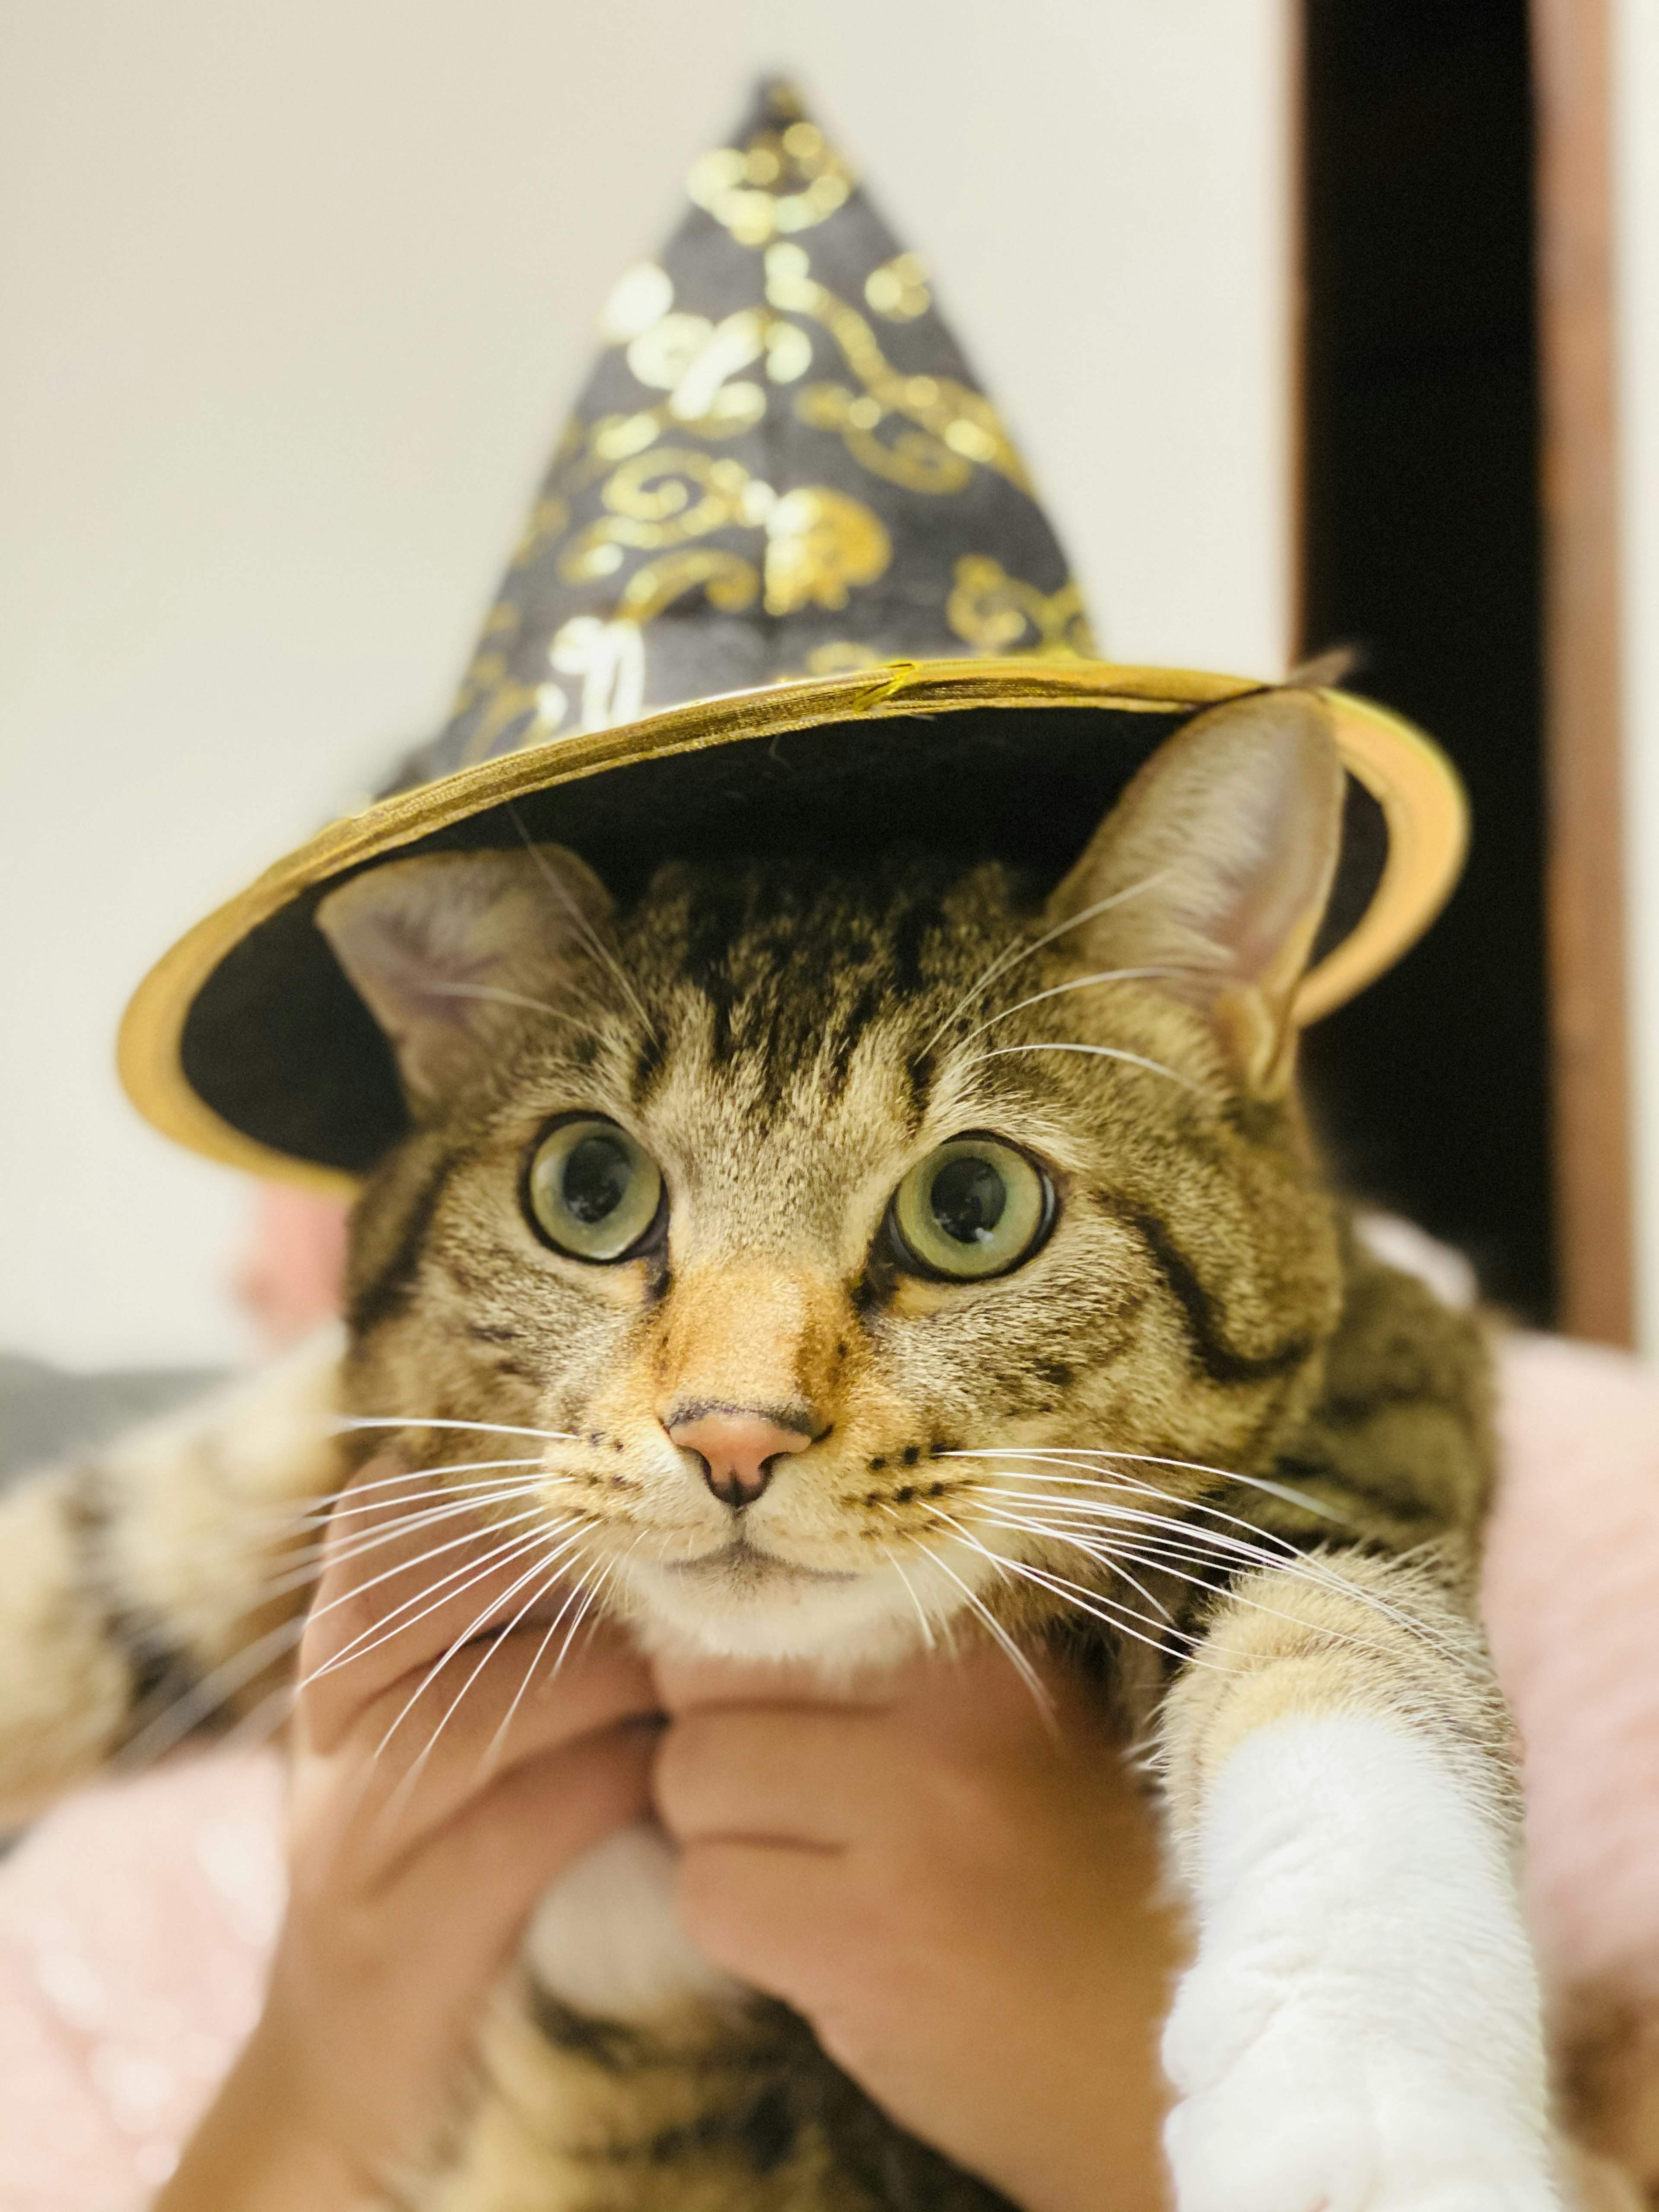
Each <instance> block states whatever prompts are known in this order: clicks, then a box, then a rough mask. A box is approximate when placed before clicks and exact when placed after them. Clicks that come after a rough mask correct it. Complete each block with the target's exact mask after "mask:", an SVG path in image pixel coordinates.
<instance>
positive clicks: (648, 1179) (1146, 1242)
mask: <svg viewBox="0 0 1659 2212" xmlns="http://www.w3.org/2000/svg"><path fill="white" fill-rule="evenodd" d="M1341 789H1342V778H1341V771H1340V767H1339V765H1338V763H1337V758H1336V755H1335V751H1334V746H1333V744H1332V741H1331V738H1330V735H1329V732H1328V726H1327V720H1326V717H1325V714H1324V712H1323V709H1322V708H1321V706H1320V704H1319V702H1317V700H1316V699H1315V698H1314V697H1312V696H1310V695H1307V694H1304V693H1297V692H1279V693H1270V694H1265V695H1261V696H1257V697H1255V698H1252V699H1249V700H1246V701H1243V702H1238V703H1236V704H1233V705H1230V706H1227V707H1225V708H1218V709H1215V710H1213V711H1212V712H1211V713H1209V714H1206V715H1204V716H1201V717H1200V718H1199V720H1197V721H1195V722H1194V723H1192V724H1190V725H1189V726H1188V728H1187V729H1186V730H1185V731H1184V732H1182V734H1180V735H1179V736H1178V737H1176V738H1175V739H1173V740H1172V741H1171V742H1170V744H1166V745H1165V746H1164V748H1163V750H1161V751H1160V752H1159V753H1158V756H1157V757H1155V758H1154V760H1153V761H1152V763H1150V764H1149V765H1148V767H1147V768H1146V769H1144V770H1143V771H1142V772H1141V774H1140V775H1139V777H1138V778H1137V779H1136V781H1135V782H1134V783H1133V785H1132V786H1131V787H1130V788H1129V790H1128V792H1127V793H1126V795H1125V797H1124V798H1123V799H1122V800H1121V802H1120V804H1119V805H1118V806H1117V807H1116V808H1115V810H1114V811H1113V812H1112V813H1111V814H1110V816H1109V817H1108V818H1107V820H1106V821H1105V822H1104V823H1102V824H1100V825H1098V827H1097V828H1095V829H1094V830H1093V834H1092V836H1091V835H1090V830H1091V825H1089V824H1087V823H1079V848H1081V858H1080V859H1079V861H1078V862H1077V864H1076V866H1074V868H1073V870H1072V872H1071V873H1070V874H1069V875H1068V876H1067V877H1066V879H1065V880H1064V881H1063V882H1062V883H1061V884H1060V885H1059V887H1058V889H1056V890H1054V891H1053V892H1052V894H1051V895H1049V896H1046V897H1044V898H1036V897H1034V896H1031V895H1030V893H1029V891H1028V890H1027V889H1026V888H1025V887H1024V886H1022V885H1021V884H1018V883H1017V882H1016V881H1014V880H1013V879H1012V878H1011V877H1010V876H1009V875H1008V873H1007V872H1006V871H1005V870H1003V869H1002V868H1000V867H999V866H975V867H973V868H970V869H969V870H967V871H966V872H963V871H962V870H960V869H955V870H953V869H951V867H950V866H948V864H947V863H945V862H943V861H930V860H921V859H915V858H912V859H911V860H908V861H902V860H898V859H896V858H894V857H891V856H890V857H888V858H887V859H885V860H882V861H881V862H880V863H879V864H878V865H875V866H872V870H871V872H870V873H869V874H868V875H867V876H866V877H865V878H860V879H858V880H848V879H846V878H831V877H829V876H828V875H826V874H824V873H823V872H822V871H821V870H816V869H814V868H813V867H812V866H811V865H809V864H807V863H805V862H803V861H799V860H791V861H778V862H776V863H768V862H766V861H765V860H746V861H744V863H743V864H741V865H735V866H730V867H728V866H723V865H722V862H721V858H720V854H718V853H709V854H707V855H706V856H705V857H704V858H702V859H701V860H699V861H698V862H697V863H696V864H695V865H694V864H692V863H690V862H677V863H675V864H672V865H670V866H665V867H663V868H662V869H661V870H660V871H659V872H658V874H657V875H656V877H655V878H654V879H653V882H652V884H651V885H650V887H649V889H648V890H647V893H646V894H645V896H643V897H642V898H641V899H640V900H638V901H637V902H635V903H634V904H633V905H632V907H631V908H629V909H628V910H626V911H623V910H620V909H619V908H617V906H616V905H615V904H614V902H612V900H611V896H610V895H609V894H608V892H607V891H606V890H605V887H604V886H603V885H602V884H600V883H599V881H598V879H597V878H595V877H594V876H593V874H592V872H590V871H589V869H588V868H587V867H586V866H585V865H584V864H583V863H582V862H581V861H580V860H577V859H576V858H575V857H574V855H573V854H569V853H568V852H565V851H563V850H562V849H560V848H554V847H546V846H544V847H538V848H534V849H526V850H524V851H520V852H516V853H501V852H491V853H479V854H441V855H435V856H428V857H422V858H417V859H413V860H405V861H401V862H392V863H390V864H388V865H386V866H380V867H379V868H376V869H374V871H372V872H368V873H366V874H364V875H362V876H361V877H359V878H356V879H355V880H353V881H352V882H350V883H349V884H347V885H346V886H344V887H343V889H341V890H337V891H336V892H334V893H333V894H332V895H331V896H330V897H329V898H328V899H327V900H326V901H325V902H324V905H323V907H322V908H321V909H320V911H319V922H320V925H321V927H323V929H324V930H325V933H326V934H327V936H328V938H329V939H330V941H331V944H332V945H333V946H334V948H335V951H336V952H337V956H338V957H339V959H340V961H341V963H342V964H343V967H344V968H345V969H346V972H347V973H348V975H349V976H350V977H351V979H352V981H354V983H355V984H356V987H357V989H358V990H359V992H360V993H361V994H362V997H363V999H364V1000H366V1002H367V1003H368V1006H369V1007H370V1009H371V1010H372V1012H374V1015H375V1017H376V1018H377V1020H378V1021H379V1022H380V1025H381V1027H382V1028H383V1030H385V1032H386V1036H388V1038H389V1039H390V1041H391V1042H392V1048H393V1049H394V1051H395V1053H396V1054H397V1058H398V1066H399V1068H400V1071H401V1074H402V1078H403V1081H404V1087H405V1090H406V1091H407V1094H408V1097H409V1100H410V1106H411V1109H412V1110H413V1113H414V1116H415V1120H416V1130H415V1133H414V1134H412V1135H411V1136H410V1138H409V1139H407V1140H406V1141H405V1142H404V1144H403V1145H402V1146H400V1147H399V1148H398V1151H397V1152H395V1153H394V1154H393V1156H392V1158H390V1160H389V1161H388V1162H387V1163H386V1164H385V1165H384V1167H383V1168H382V1169H381V1170H380V1172H379V1173H378V1175H377V1176H376V1177H375V1178H374V1181H373V1182H372V1183H371V1184H370V1186H369V1188H368V1192H367V1194H366V1195H365V1197H364V1199H363V1201H362V1206H361V1207H360V1210H359V1215H358V1219H357V1223H356V1231H355V1256H354V1264H353V1277H352V1315H351V1319H352V1326H353V1334H354V1346H355V1352H354V1361H353V1368H352V1372H353V1377H354V1389H355V1395H356V1401H357V1404H358V1408H359V1410H360V1411H361V1412H362V1413H365V1414H375V1415H381V1416H392V1415H396V1416H407V1417H409V1418H410V1419H411V1420H418V1419H440V1418H442V1419H448V1420H452V1421H459V1422H468V1421H470V1422H477V1423H495V1424H500V1425H503V1426H504V1427H507V1428H509V1429H510V1428H516V1429H519V1430H522V1431H551V1432H554V1433H553V1435H552V1436H551V1437H549V1438H548V1439H547V1440H546V1441H545V1443H543V1442H542V1441H541V1440H540V1438H539V1437H535V1436H529V1437H518V1438H512V1437H501V1436H499V1435H495V1434H494V1433H484V1432H480V1433H478V1434H477V1435H474V1436H468V1435H466V1432H465V1431H447V1432H441V1433H443V1434H444V1435H445V1438H446V1441H447V1442H448V1443H452V1444H453V1443H454V1441H455V1437H456V1436H457V1435H458V1434H459V1435H461V1436H463V1437H465V1449H462V1450H453V1451H451V1452H449V1453H448V1454H447V1455H446V1457H447V1459H449V1460H453V1461H460V1460H462V1459H466V1458H470V1459H471V1460H473V1461H485V1462H489V1461H500V1460H503V1459H514V1458H516V1459H520V1460H525V1459H532V1458H533V1459H535V1460H536V1461H537V1462H538V1464H537V1465H535V1466H533V1467H532V1468H530V1469H529V1471H528V1474H513V1475H511V1476H509V1477H507V1478H506V1479H505V1480H506V1481H507V1483H509V1484H512V1485H514V1486H516V1485H520V1484H521V1483H522V1482H524V1481H525V1480H533V1481H534V1482H536V1483H537V1484H538V1486H539V1487H538V1490H536V1491H535V1492H532V1493H531V1494H530V1496H531V1502H530V1505H529V1507H528V1509H527V1508H526V1496H525V1494H524V1493H523V1492H520V1493H519V1494H517V1495H515V1497H514V1498H513V1501H512V1503H511V1504H508V1505H506V1506H504V1507H503V1509H502V1511H503V1517H505V1516H506V1514H507V1513H511V1514H513V1515H515V1516H522V1515H524V1514H525V1513H526V1510H529V1511H531V1512H532V1513H533V1514H536V1515H538V1516H543V1517H542V1518H541V1519H540V1520H539V1521H538V1522H534V1523H532V1530H531V1534H532V1535H536V1534H540V1535H543V1536H544V1537H546V1536H548V1535H549V1534H551V1533H553V1531H554V1524H557V1529H556V1534H557V1536H558V1541H559V1543H560V1544H563V1545H567V1546H568V1548H567V1549H566V1550H565V1551H564V1552H563V1553H562V1558H563V1560H564V1563H565V1565H566V1566H567V1568H568V1570H569V1571H572V1572H574V1573H577V1574H580V1576H581V1577H585V1578H586V1581H587V1583H589V1584H590V1586H591V1585H595V1584H597V1585H598V1586H599V1589H600V1590H601V1592H602V1597H603V1601H604V1602H605V1603H607V1604H614V1605H616V1606H617V1607H621V1608H623V1609H625V1610H627V1611H629V1612H630V1613H632V1614H633V1615H634V1616H635V1618H636V1619H637V1620H639V1621H640V1622H641V1625H642V1626H643V1627H644V1628H645V1630H646V1631H647V1633H648V1634H651V1635H653V1636H655V1637H656V1638H659V1639H662V1638H682V1639H689V1640H690V1641H692V1642H694V1643H697V1644H702V1645H703V1646H705V1647H707V1648H710V1649H714V1650H722V1651H726V1652H732V1653H757V1654H758V1653H769V1654H778V1655H781V1654H785V1653H793V1654H802V1655H805V1654H819V1655H829V1654H834V1653H838V1652H839V1653H844V1654H848V1655H854V1654H866V1653H867V1654H874V1653H877V1652H880V1651H884V1650H896V1649H897V1648H899V1647H900V1646H902V1644H903V1643H904V1641H905V1640H906V1639H907V1638H915V1637H918V1636H920V1635H922V1634H924V1633H927V1632H932V1630H933V1628H934V1626H936V1625H937V1624H939V1623H944V1622H946V1621H948V1620H951V1618H952V1617H954V1616H956V1615H957V1614H959V1613H964V1612H969V1613H971V1612H982V1611H983V1610H984V1609H987V1608H988V1609H989V1611H990V1612H991V1613H994V1614H995V1615H996V1616H997V1617H998V1618H999V1619H1000V1620H1009V1619H1012V1618H1016V1617H1018V1615H1020V1614H1021V1613H1022V1612H1029V1611H1030V1609H1032V1608H1033V1607H1035V1608H1037V1609H1039V1610H1040V1609H1041V1608H1042V1607H1047V1606H1053V1605H1054V1604H1056V1603H1058V1602H1061V1601H1064V1599H1065V1597H1066V1591H1065V1589H1064V1588H1063V1585H1066V1584H1068V1583H1070V1584H1077V1585H1080V1586H1083V1587H1085V1588H1086V1589H1091V1590H1095V1591H1104V1590H1106V1589H1109V1588H1111V1587H1115V1586H1114V1585H1113V1584H1112V1582H1111V1577H1110V1575H1109V1573H1108V1572H1107V1571H1106V1570H1105V1569H1104V1568H1103V1567H1102V1565H1100V1561H1099V1559H1098V1558H1097V1557H1096V1556H1095V1555H1096V1554H1098V1553H1102V1551H1103V1547H1104V1549H1105V1550H1107V1551H1110V1550H1113V1549H1114V1548H1115V1551H1116V1553H1117V1554H1118V1555H1119V1556H1120V1559H1133V1557H1134V1556H1136V1553H1135V1550H1134V1548H1133V1547H1135V1546H1136V1545H1144V1543H1146V1542H1149V1541H1152V1540H1151V1539H1150V1538H1148V1537H1147V1536H1146V1530H1147V1528H1150V1527H1151V1526H1152V1518H1156V1517H1157V1516H1164V1515H1165V1514H1167V1513H1168V1512H1169V1511H1170V1510H1171V1509H1172V1507H1173V1506H1175V1505H1176V1504H1179V1502H1180V1501H1182V1499H1187V1498H1191V1497H1192V1496H1193V1495H1194V1493H1195V1492H1198V1491H1200V1490H1201V1489H1203V1488H1204V1487H1205V1486H1206V1484H1207V1483H1209V1482H1210V1481H1211V1480H1212V1477H1210V1476H1209V1475H1207V1474H1206V1473H1205V1472H1204V1470H1214V1469H1218V1468H1219V1469H1228V1468H1232V1469H1237V1470H1239V1471H1241V1472H1244V1473H1248V1472H1249V1469H1251V1468H1259V1467H1261V1465H1263V1464H1264V1463H1265V1462H1267V1460H1268V1459H1270V1458H1271V1455H1272V1453H1273V1448H1274V1446H1275V1443H1277V1441H1278V1440H1279V1438H1280V1437H1282V1436H1283V1434H1284V1432H1285V1428H1286V1425H1288V1424H1289V1423H1290V1422H1291V1421H1292V1420H1293V1419H1295V1417H1296V1415H1297V1413H1298V1412H1299V1411H1300V1410H1301V1408H1302V1407H1303V1406H1304V1403H1305V1401H1306V1398H1307V1394H1308V1392H1309V1390H1310V1388H1311V1387H1312V1383H1313V1381H1314V1378H1315V1376H1316V1370H1317V1367H1318V1362H1319V1357H1320V1352H1321V1348H1322V1345H1323V1343H1324V1341H1325V1340H1326V1339H1327V1338H1328V1334H1329V1333H1330V1330H1331V1328H1332V1327H1333V1325H1334V1317H1335V1313H1336V1310H1337V1304H1338V1297H1339V1270H1338V1261H1337V1257H1336V1251H1335V1242H1334V1231H1333V1226H1332V1220H1331V1213H1330V1208H1329V1205H1328V1200H1326V1198H1325V1197H1324V1195H1323V1194H1322V1188H1321V1185H1320V1182H1319V1178H1318V1176H1317V1173H1316V1170H1315V1169H1314V1167H1313V1165H1312V1163H1311V1162H1310V1158H1309V1157H1308V1153H1307V1149H1306V1146H1305V1143H1304V1138H1303V1134H1302V1132H1301V1127H1300V1124H1299V1121H1298V1118H1297V1112H1296V1109H1295V1104H1294V1099H1293V1094H1292V1091H1291V1075H1292V1061H1293V1049H1294V1042H1293V1041H1294V1035H1295V1031H1294V1025H1293V1022H1292V1018H1291V1000H1292V997H1293V994H1294V990H1295V987H1296V985H1297V981H1298V979H1299V978H1300V976H1301V975H1302V973H1303V971H1304V967H1305V964H1306V962H1307V958H1308V955H1309V951H1310V946H1311V944H1312V941H1313V937H1314V933H1315V930H1316V927H1317V924H1318V921H1319V918H1320V915H1321V913H1322V908H1323V906H1324V903H1325V900H1326V896H1327V894H1328V889H1329V885H1330V882H1331V877H1332V872H1333V869H1334V862H1335V857H1336V851H1337V845H1338V840H1339V836H1340V811H1341ZM1108 1455H1111V1456H1108ZM1133 1455H1143V1456H1141V1457H1139V1458H1137V1457H1135V1456H1133ZM1175 1462H1180V1464H1175ZM1149 1516H1152V1518H1149ZM515 1525H516V1526H517V1527H518V1528H520V1530H522V1529H523V1528H524V1526H525V1523H524V1521H523V1520H522V1519H520V1520H519V1521H517V1522H516V1523H515ZM552 1555H553V1554H552V1553H551V1551H550V1552H549V1553H548V1556H550V1557H551V1556H552ZM1132 1579H1133V1578H1132ZM1097 1602H1109V1601H1105V1600H1097ZM1117 1602H1119V1603H1120V1604H1121V1603H1123V1602H1124V1600H1123V1598H1122V1596H1121V1594H1120V1597H1119V1599H1118V1601H1117ZM1136 1610H1137V1608H1136V1607H1134V1606H1133V1604H1132V1603H1131V1604H1129V1605H1128V1606H1127V1611H1128V1613H1134V1612H1135V1611H1136Z"/></svg>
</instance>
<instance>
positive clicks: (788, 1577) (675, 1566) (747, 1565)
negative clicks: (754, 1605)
mask: <svg viewBox="0 0 1659 2212" xmlns="http://www.w3.org/2000/svg"><path fill="white" fill-rule="evenodd" d="M664 1565H665V1571H667V1572H668V1573H669V1574H671V1575H690V1576H694V1577H703V1576H708V1577H718V1578H719V1579H720V1580H721V1581H722V1582H724V1583H727V1584H731V1583H738V1584H739V1585H740V1586H741V1587H743V1588H744V1589H755V1588H757V1586H758V1585H760V1584H762V1583H771V1584H775V1583H781V1582H791V1581H798V1582H808V1583H855V1582H857V1581H859V1580H860V1577H859V1576H857V1575H856V1574H851V1573H847V1572H837V1571H835V1570H834V1569H831V1568H828V1567H807V1566H803V1565H800V1564H799V1561H797V1560H794V1559H780V1558H779V1557H778V1554H777V1553H775V1552H763V1551H762V1550H761V1548H760V1547H759V1546H758V1545H756V1544H751V1543H750V1541H748V1539H747V1537H745V1536H744V1535H741V1534H738V1535H736V1536H734V1537H733V1538H732V1541H731V1542H730V1543H729V1544H721V1545H720V1547H718V1548H717V1549H716V1550H714V1551H712V1552H700V1553H698V1554H697V1556H696V1559H675V1560H671V1561H665V1562H664Z"/></svg>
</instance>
